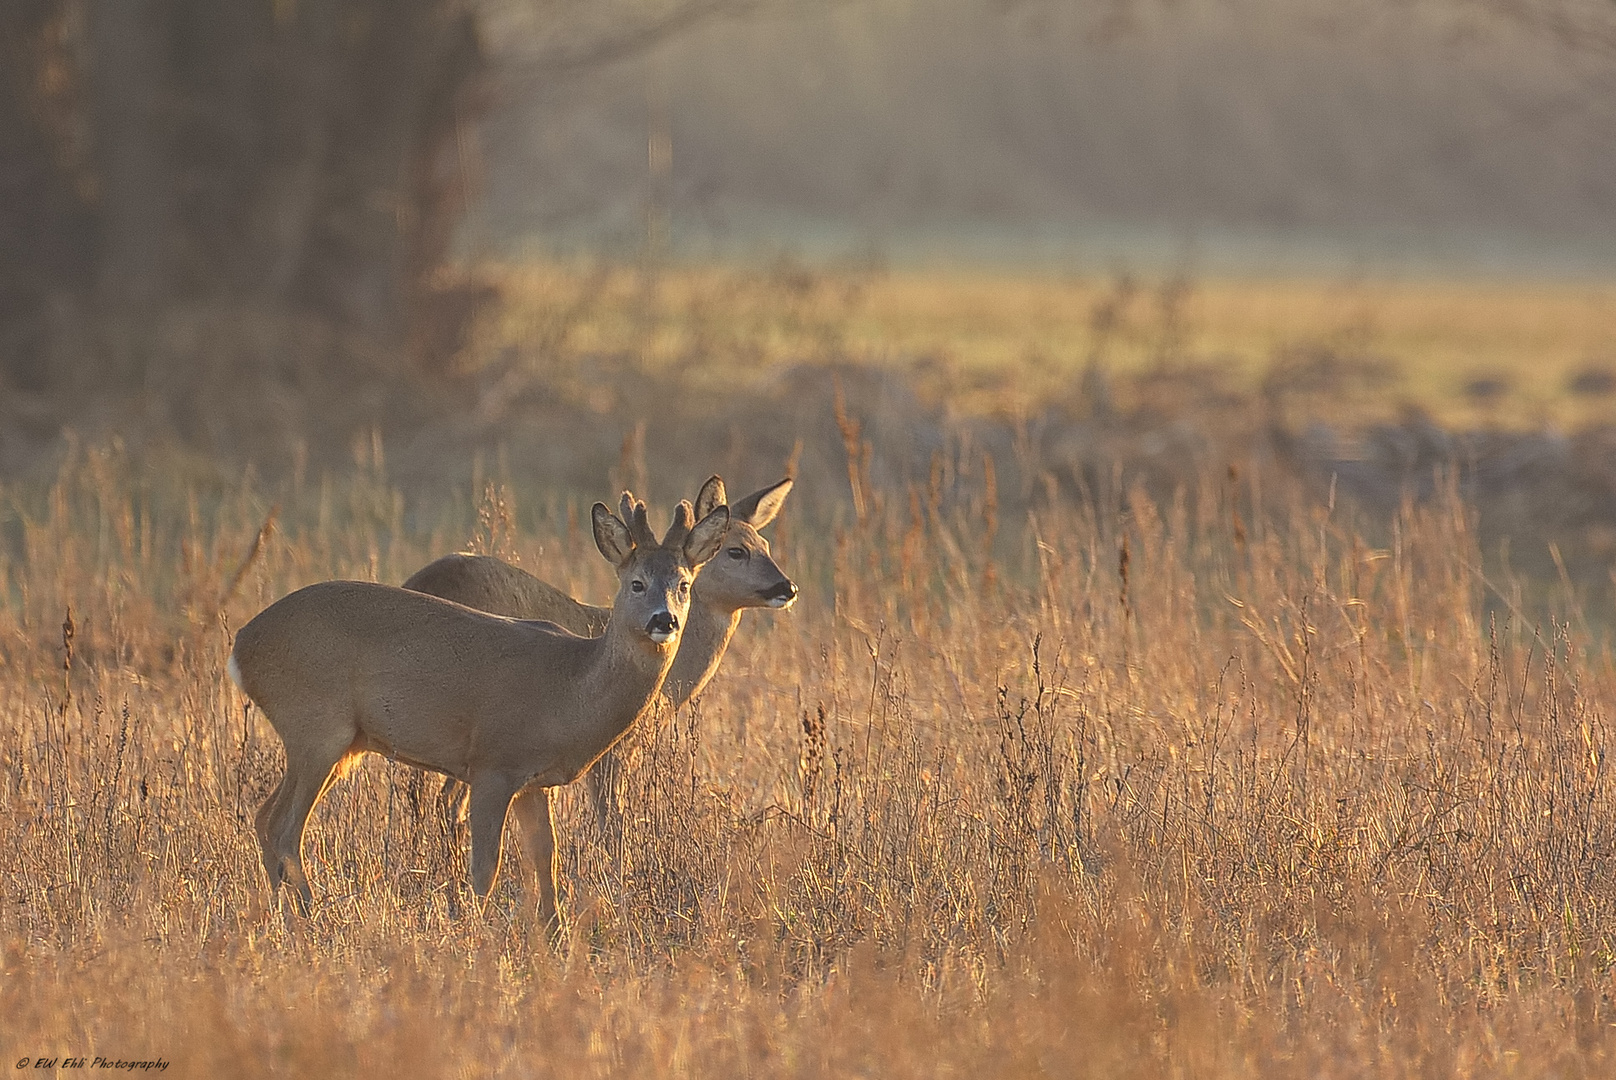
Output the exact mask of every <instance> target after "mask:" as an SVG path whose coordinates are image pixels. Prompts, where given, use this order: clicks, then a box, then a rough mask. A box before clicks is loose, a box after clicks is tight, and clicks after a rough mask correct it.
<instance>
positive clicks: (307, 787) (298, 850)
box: [259, 717, 355, 915]
mask: <svg viewBox="0 0 1616 1080" xmlns="http://www.w3.org/2000/svg"><path fill="white" fill-rule="evenodd" d="M272 719H273V718H272ZM300 719H302V720H303V721H304V722H303V723H300V724H298V725H296V726H295V727H292V728H291V730H293V731H311V730H314V731H317V730H319V727H320V726H321V725H322V723H326V722H328V719H329V718H328V717H304V718H300ZM328 726H329V728H330V732H329V734H327V735H325V736H324V737H322V738H320V739H318V740H317V741H315V742H314V743H313V744H312V745H309V744H306V743H304V742H303V740H301V739H297V738H294V739H292V740H288V739H287V738H286V736H285V735H284V734H282V735H281V741H282V742H283V743H286V775H285V776H283V777H282V778H281V783H280V787H278V788H276V789H275V794H274V795H272V796H270V799H269V801H268V802H266V803H265V804H264V807H263V809H262V810H260V811H259V818H260V821H259V830H260V839H261V841H262V842H263V845H264V865H265V868H266V869H268V868H269V867H270V865H271V864H272V863H273V865H274V867H275V870H271V871H270V881H271V882H272V883H276V884H278V883H279V881H282V880H285V881H288V882H290V884H291V886H292V888H293V891H294V893H295V896H296V900H297V903H298V909H299V911H300V912H301V913H302V914H304V915H307V914H308V913H309V910H310V909H311V908H312V907H313V906H314V894H313V892H312V891H311V890H310V889H309V879H308V875H306V874H305V873H304V872H303V829H304V827H305V826H306V825H307V824H308V820H309V814H310V813H311V812H312V811H313V810H314V806H315V804H316V803H318V802H319V801H320V797H321V796H322V795H324V794H325V793H326V790H327V789H328V788H330V786H331V783H332V781H333V779H335V776H336V771H337V765H338V764H339V763H340V762H341V761H342V760H343V759H344V758H345V757H347V756H348V754H349V753H350V752H351V751H352V748H353V737H354V733H355V732H354V728H353V726H352V725H351V724H348V725H342V724H334V725H328ZM276 730H277V731H282V730H283V729H281V728H280V727H279V726H277V728H276ZM294 746H295V749H294ZM277 870H278V871H279V874H277V873H276V871H277Z"/></svg>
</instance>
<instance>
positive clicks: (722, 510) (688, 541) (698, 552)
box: [684, 506, 729, 570]
mask: <svg viewBox="0 0 1616 1080" xmlns="http://www.w3.org/2000/svg"><path fill="white" fill-rule="evenodd" d="M728 533H729V507H727V506H720V507H718V508H717V509H716V510H714V511H713V512H712V513H710V514H708V515H707V516H706V517H704V518H702V519H701V520H700V521H698V522H696V527H695V528H694V529H691V530H690V535H689V536H687V537H685V544H684V554H685V562H686V563H688V564H689V565H690V568H691V569H692V570H694V569H695V568H696V567H698V566H700V565H701V564H702V563H704V562H706V561H707V560H708V559H710V558H712V557H713V556H714V555H717V554H718V549H719V548H720V547H722V546H723V544H724V537H725V536H726V535H728Z"/></svg>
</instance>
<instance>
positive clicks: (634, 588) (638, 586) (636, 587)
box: [628, 581, 645, 592]
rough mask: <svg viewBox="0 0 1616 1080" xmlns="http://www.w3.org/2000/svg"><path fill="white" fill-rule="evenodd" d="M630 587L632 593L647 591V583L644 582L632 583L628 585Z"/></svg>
mask: <svg viewBox="0 0 1616 1080" xmlns="http://www.w3.org/2000/svg"><path fill="white" fill-rule="evenodd" d="M628 587H629V591H630V592H644V591H645V582H643V581H631V582H629V583H628Z"/></svg>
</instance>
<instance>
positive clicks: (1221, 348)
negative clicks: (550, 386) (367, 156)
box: [484, 262, 1616, 427]
mask: <svg viewBox="0 0 1616 1080" xmlns="http://www.w3.org/2000/svg"><path fill="white" fill-rule="evenodd" d="M498 275H499V277H500V279H501V281H502V282H503V283H504V288H505V295H506V298H507V301H508V304H507V305H506V307H505V308H504V309H503V311H502V314H501V316H500V318H499V319H498V320H497V321H496V322H495V323H494V324H493V325H491V326H490V327H489V328H488V330H487V333H486V336H485V340H484V344H485V346H487V351H496V352H497V350H498V349H499V348H515V349H518V350H523V349H536V350H539V352H540V353H542V355H537V354H536V355H535V357H534V362H547V361H553V360H554V359H555V358H556V357H557V356H568V355H575V356H585V355H589V354H612V355H618V354H628V355H633V356H636V357H638V358H639V359H640V360H641V361H642V362H643V363H645V364H647V365H648V366H650V367H652V368H658V369H661V368H669V367H678V368H680V369H681V370H684V371H686V372H688V373H690V374H692V375H695V376H706V377H709V378H712V379H714V380H723V379H726V378H727V379H733V378H743V379H744V378H748V377H754V376H757V375H760V374H763V373H765V372H767V371H768V370H769V369H770V368H771V366H774V365H780V364H792V363H800V362H804V361H816V362H823V361H827V360H844V361H848V362H853V363H872V364H881V365H889V366H895V367H898V368H902V369H906V370H909V371H911V372H913V373H916V374H917V377H918V378H919V379H920V380H921V381H922V382H923V383H924V382H927V381H928V380H929V381H930V382H931V383H932V384H933V385H935V387H936V392H937V393H939V394H942V395H945V396H946V397H947V398H948V400H949V402H950V404H951V405H952V406H953V407H956V408H963V409H966V410H968V411H970V410H1008V411H1012V412H1014V411H1017V410H1023V411H1024V410H1026V409H1028V408H1030V407H1033V406H1035V405H1036V404H1037V403H1038V402H1039V401H1041V400H1043V399H1045V398H1047V397H1049V396H1050V394H1051V393H1052V392H1057V391H1059V390H1060V389H1062V388H1063V387H1066V386H1069V385H1070V384H1071V383H1072V382H1073V381H1074V380H1076V379H1078V378H1079V377H1080V376H1081V373H1082V372H1083V370H1084V369H1085V368H1086V367H1087V366H1088V365H1089V364H1091V363H1093V362H1095V361H1099V362H1100V363H1103V364H1104V365H1105V366H1106V367H1107V368H1109V369H1110V370H1112V371H1114V372H1118V373H1127V372H1134V371H1139V370H1147V369H1150V368H1152V367H1154V366H1164V367H1167V368H1169V369H1170V368H1172V367H1174V366H1179V365H1184V364H1200V365H1210V366H1212V367H1214V368H1215V369H1217V370H1218V371H1219V372H1221V373H1222V374H1223V375H1224V376H1226V377H1227V378H1228V379H1229V380H1230V381H1231V384H1232V385H1233V386H1235V387H1236V388H1238V389H1243V390H1251V389H1255V388H1256V387H1257V386H1259V385H1260V383H1261V381H1262V378H1263V376H1264V374H1265V373H1266V372H1267V371H1268V370H1269V369H1270V367H1271V366H1272V365H1273V364H1274V362H1275V360H1276V359H1277V358H1280V357H1283V356H1285V355H1287V354H1289V353H1292V352H1295V351H1296V350H1299V349H1329V350H1333V351H1336V352H1339V353H1341V354H1343V355H1347V356H1350V357H1357V358H1370V359H1374V360H1376V361H1386V362H1389V364H1390V366H1391V368H1392V369H1393V370H1394V371H1395V373H1396V382H1395V386H1394V387H1393V388H1392V389H1393V392H1392V393H1390V394H1388V395H1387V396H1386V397H1385V399H1384V405H1385V407H1387V408H1388V409H1395V408H1396V407H1400V406H1401V405H1403V404H1415V405H1418V406H1419V407H1421V408H1424V409H1426V410H1427V411H1429V412H1431V413H1432V414H1433V415H1435V416H1437V417H1438V418H1439V419H1442V420H1444V421H1449V422H1453V423H1460V424H1465V425H1471V424H1503V425H1505V426H1512V427H1522V426H1528V427H1535V426H1540V425H1542V424H1544V423H1547V422H1554V423H1558V424H1562V425H1569V426H1575V425H1578V424H1581V423H1584V422H1586V421H1588V420H1591V419H1600V418H1603V417H1605V416H1606V415H1607V414H1608V412H1609V402H1608V400H1606V399H1605V398H1604V397H1603V396H1601V395H1599V394H1595V395H1592V396H1590V395H1587V394H1577V393H1574V392H1572V390H1571V388H1570V383H1571V380H1572V379H1573V378H1574V377H1575V376H1577V375H1579V374H1585V373H1587V372H1590V371H1592V372H1596V373H1598V372H1606V373H1610V372H1616V285H1611V284H1604V283H1590V282H1582V283H1578V282H1564V283H1544V282H1508V281H1495V280H1475V281H1468V282H1466V281H1427V280H1418V279H1414V280H1378V279H1370V278H1365V279H1359V280H1335V279H1327V278H1319V279H1315V280H1307V279H1288V280H1261V279H1237V278H1204V279H1203V278H1194V277H1185V278H1169V279H1156V278H1148V277H1142V276H1128V275H1115V276H1110V277H1106V276H1084V277H1080V276H1072V277H1068V278H1059V277H1054V276H1048V275H1045V276H1015V275H1010V274H1004V273H997V274H990V273H985V272H976V273H971V272H964V271H956V272H946V271H929V272H928V271H917V270H903V271H885V270H880V269H871V268H868V267H859V266H847V267H841V268H830V269H825V268H814V269H809V268H806V267H804V266H801V265H798V264H795V263H791V262H779V263H776V264H774V265H772V266H765V267H760V268H757V269H754V270H743V269H737V268H734V267H684V268H662V269H659V270H658V271H657V272H655V273H646V272H644V271H643V270H640V269H636V268H632V267H629V268H623V267H617V268H598V267H591V266H587V265H583V264H549V265H545V264H538V265H529V266H524V267H520V268H514V269H511V268H501V269H500V270H499V271H498Z"/></svg>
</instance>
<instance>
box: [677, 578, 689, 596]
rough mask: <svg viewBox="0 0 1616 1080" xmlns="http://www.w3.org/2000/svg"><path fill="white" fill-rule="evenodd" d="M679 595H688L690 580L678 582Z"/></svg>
mask: <svg viewBox="0 0 1616 1080" xmlns="http://www.w3.org/2000/svg"><path fill="white" fill-rule="evenodd" d="M679 595H680V596H689V595H690V582H688V581H681V582H680V583H679Z"/></svg>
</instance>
